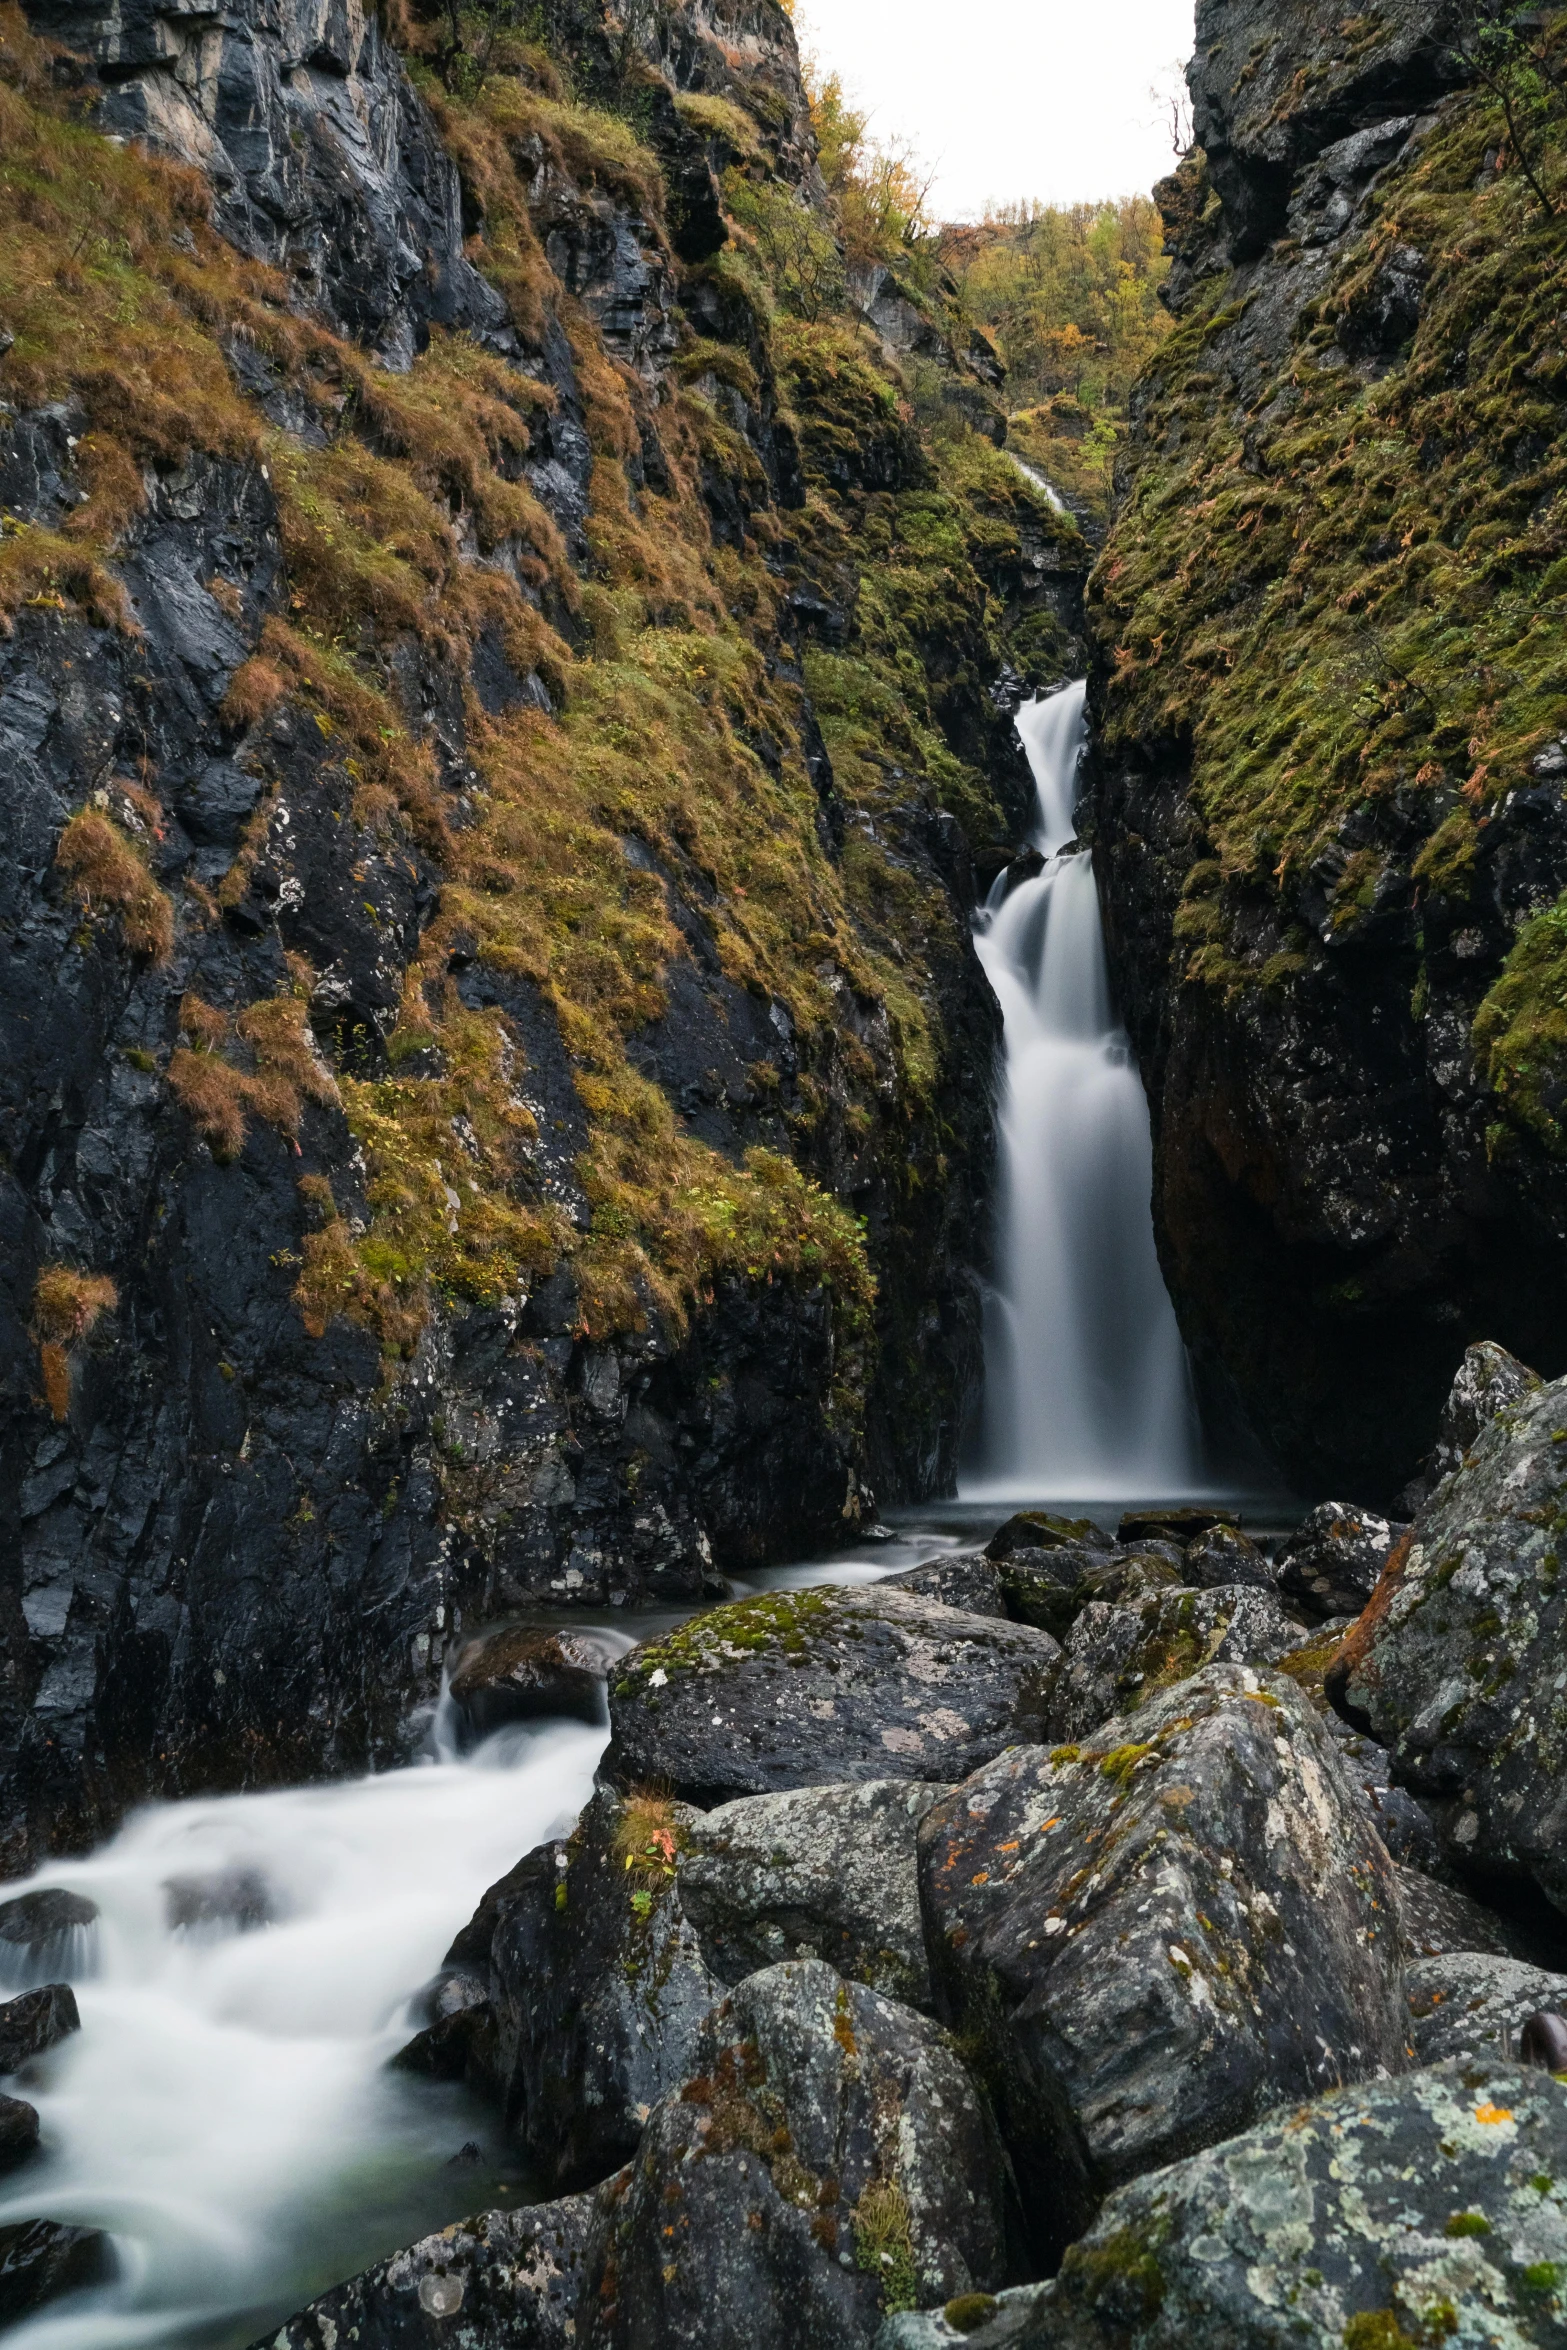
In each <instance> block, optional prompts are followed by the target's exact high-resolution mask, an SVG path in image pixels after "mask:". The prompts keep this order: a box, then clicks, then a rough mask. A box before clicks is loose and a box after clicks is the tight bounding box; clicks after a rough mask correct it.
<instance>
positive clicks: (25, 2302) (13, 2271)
mask: <svg viewBox="0 0 1567 2350" xmlns="http://www.w3.org/2000/svg"><path fill="white" fill-rule="evenodd" d="M114 2273H115V2262H114V2251H113V2247H112V2246H111V2244H110V2242H109V2239H108V2237H107V2236H105V2235H103V2234H102V2233H100V2231H99V2230H98V2229H97V2228H73V2227H64V2226H62V2225H61V2224H60V2222H59V2221H57V2220H52V2219H30V2220H23V2221H21V2222H20V2223H19V2224H18V2225H17V2226H15V2227H9V2228H0V2325H6V2326H10V2325H19V2324H20V2323H21V2321H22V2319H23V2318H24V2317H31V2316H32V2314H33V2312H34V2310H37V2309H41V2308H42V2307H43V2306H44V2304H45V2303H46V2302H48V2301H58V2300H59V2299H61V2298H62V2296H63V2295H65V2294H67V2293H79V2292H81V2291H82V2290H83V2289H84V2288H85V2287H86V2286H88V2285H102V2284H107V2283H108V2281H109V2280H110V2278H111V2277H112V2276H113V2275H114Z"/></svg>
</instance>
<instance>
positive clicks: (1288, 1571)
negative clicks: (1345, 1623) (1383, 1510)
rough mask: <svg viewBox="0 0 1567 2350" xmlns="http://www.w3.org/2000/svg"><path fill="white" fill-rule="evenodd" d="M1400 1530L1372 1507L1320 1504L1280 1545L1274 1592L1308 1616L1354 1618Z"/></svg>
mask: <svg viewBox="0 0 1567 2350" xmlns="http://www.w3.org/2000/svg"><path fill="white" fill-rule="evenodd" d="M1400 1532H1402V1528H1395V1527H1394V1526H1392V1525H1391V1524H1390V1523H1389V1521H1388V1520H1387V1519H1386V1518H1379V1517H1378V1516H1377V1514H1376V1512H1375V1511H1374V1510H1361V1509H1355V1508H1354V1507H1353V1506H1352V1505H1351V1504H1350V1503H1349V1502H1347V1501H1324V1502H1321V1503H1319V1505H1318V1506H1317V1508H1316V1509H1314V1510H1313V1511H1312V1512H1311V1513H1310V1515H1309V1516H1308V1517H1307V1518H1306V1519H1304V1520H1303V1522H1302V1523H1301V1524H1300V1525H1299V1526H1297V1527H1296V1529H1295V1531H1294V1533H1293V1534H1291V1535H1289V1536H1288V1537H1287V1538H1286V1540H1285V1541H1283V1542H1281V1543H1280V1545H1279V1548H1278V1554H1277V1556H1276V1557H1275V1559H1274V1562H1273V1564H1274V1568H1275V1571H1276V1574H1277V1578H1278V1587H1279V1590H1280V1592H1281V1593H1282V1595H1283V1596H1284V1597H1285V1598H1286V1599H1292V1600H1294V1601H1295V1602H1296V1604H1297V1605H1298V1606H1300V1607H1303V1608H1305V1609H1306V1611H1307V1613H1308V1614H1310V1615H1313V1616H1358V1615H1359V1613H1360V1611H1361V1609H1362V1608H1363V1607H1364V1606H1365V1604H1366V1601H1367V1600H1368V1599H1369V1598H1370V1597H1371V1594H1372V1592H1373V1591H1374V1590H1375V1589H1376V1586H1377V1577H1378V1576H1379V1575H1380V1574H1381V1572H1382V1569H1383V1568H1384V1567H1385V1566H1386V1564H1387V1561H1388V1554H1389V1552H1390V1551H1391V1550H1392V1548H1393V1544H1394V1542H1395V1541H1396V1539H1397V1536H1398V1534H1399V1533H1400Z"/></svg>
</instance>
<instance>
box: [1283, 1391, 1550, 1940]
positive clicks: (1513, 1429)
mask: <svg viewBox="0 0 1567 2350" xmlns="http://www.w3.org/2000/svg"><path fill="white" fill-rule="evenodd" d="M1564 1456H1567V1382H1562V1381H1558V1382H1557V1383H1556V1384H1555V1385H1553V1386H1547V1387H1541V1388H1538V1389H1537V1390H1535V1391H1534V1392H1532V1393H1528V1394H1525V1395H1524V1397H1523V1398H1522V1399H1521V1400H1520V1401H1519V1402H1517V1403H1516V1404H1514V1405H1513V1406H1512V1407H1511V1408H1509V1409H1505V1410H1503V1411H1502V1412H1501V1413H1500V1414H1499V1415H1498V1416H1497V1417H1496V1418H1495V1419H1493V1420H1492V1422H1491V1423H1490V1425H1489V1427H1487V1428H1485V1429H1484V1430H1483V1432H1482V1433H1481V1435H1480V1437H1479V1439H1478V1441H1477V1442H1476V1444H1475V1445H1474V1447H1473V1450H1472V1452H1471V1454H1470V1456H1469V1457H1468V1460H1467V1461H1466V1463H1465V1465H1464V1466H1462V1467H1461V1468H1459V1469H1458V1470H1457V1471H1456V1472H1455V1473H1454V1474H1452V1475H1451V1476H1449V1477H1446V1478H1444V1480H1443V1482H1442V1483H1441V1485H1439V1486H1438V1488H1437V1490H1436V1492H1435V1494H1434V1495H1433V1496H1432V1498H1431V1500H1430V1501H1429V1502H1428V1503H1427V1505H1426V1507H1425V1508H1424V1510H1422V1512H1421V1513H1420V1516H1419V1517H1418V1519H1417V1520H1416V1522H1415V1525H1414V1527H1413V1529H1412V1531H1411V1532H1410V1534H1409V1535H1408V1536H1407V1537H1406V1538H1405V1540H1404V1541H1403V1542H1402V1543H1401V1544H1400V1545H1399V1547H1398V1549H1397V1550H1395V1552H1394V1553H1393V1556H1392V1557H1391V1559H1390V1560H1389V1562H1388V1565H1387V1568H1386V1571H1385V1572H1384V1574H1383V1577H1382V1580H1381V1582H1380V1583H1379V1584H1378V1586H1377V1590H1376V1594H1375V1596H1374V1598H1373V1600H1372V1602H1371V1604H1370V1606H1369V1607H1368V1608H1367V1609H1366V1611H1365V1613H1364V1615H1363V1616H1362V1617H1361V1619H1360V1622H1359V1623H1358V1624H1357V1625H1356V1626H1355V1628H1354V1630H1353V1631H1352V1632H1351V1634H1350V1636H1349V1639H1348V1641H1347V1642H1346V1644H1345V1647H1344V1649H1343V1651H1342V1653H1341V1655H1340V1657H1339V1659H1338V1661H1337V1662H1336V1663H1335V1665H1334V1666H1333V1667H1332V1668H1331V1670H1330V1672H1329V1674H1328V1676H1327V1689H1328V1694H1329V1696H1330V1698H1331V1699H1332V1702H1333V1704H1334V1705H1335V1706H1336V1707H1337V1709H1338V1711H1339V1712H1340V1713H1341V1714H1343V1715H1344V1716H1345V1717H1346V1718H1347V1719H1349V1720H1350V1721H1352V1722H1353V1723H1354V1724H1355V1725H1356V1726H1357V1727H1359V1728H1361V1729H1364V1730H1369V1732H1370V1733H1371V1735H1372V1736H1373V1737H1374V1738H1376V1739H1377V1740H1378V1741H1379V1742H1380V1743H1381V1744H1382V1745H1383V1746H1385V1747H1386V1748H1387V1749H1388V1751H1389V1755H1390V1758H1391V1764H1392V1769H1393V1773H1394V1776H1395V1777H1396V1778H1397V1779H1399V1780H1400V1781H1401V1782H1402V1783H1403V1784H1404V1785H1405V1786H1407V1787H1409V1788H1411V1789H1412V1790H1413V1791H1414V1792H1415V1793H1416V1794H1418V1795H1420V1796H1422V1797H1425V1798H1427V1799H1429V1800H1430V1801H1431V1802H1432V1805H1433V1808H1434V1814H1435V1817H1436V1821H1437V1827H1438V1833H1439V1835H1440V1838H1441V1841H1442V1845H1443V1848H1444V1850H1445V1852H1446V1854H1447V1855H1448V1857H1449V1859H1450V1860H1451V1861H1452V1862H1454V1863H1455V1864H1456V1865H1458V1866H1459V1867H1461V1868H1464V1869H1466V1870H1468V1871H1470V1872H1471V1873H1474V1874H1476V1875H1478V1876H1481V1877H1483V1876H1484V1875H1485V1874H1487V1873H1491V1874H1497V1875H1513V1876H1526V1877H1529V1878H1532V1880H1533V1881H1534V1883H1535V1884H1536V1885H1538V1887H1539V1888H1540V1890H1541V1891H1542V1892H1543V1893H1544V1894H1545V1895H1546V1897H1547V1899H1548V1900H1550V1901H1552V1902H1554V1903H1555V1905H1556V1907H1557V1908H1558V1909H1567V1857H1564V1845H1563V1839H1562V1797H1561V1787H1562V1782H1563V1772H1564V1769H1567V1706H1564V1703H1563V1698H1562V1693H1561V1689H1560V1686H1559V1681H1560V1673H1561V1652H1562V1642H1563V1639H1564V1637H1567V1583H1564V1580H1563V1577H1562V1573H1561V1562H1560V1560H1559V1558H1558V1550H1559V1546H1560V1544H1561V1540H1562V1536H1561V1534H1560V1533H1559V1532H1558V1530H1557V1529H1558V1527H1559V1526H1562V1525H1564V1524H1567V1457H1564Z"/></svg>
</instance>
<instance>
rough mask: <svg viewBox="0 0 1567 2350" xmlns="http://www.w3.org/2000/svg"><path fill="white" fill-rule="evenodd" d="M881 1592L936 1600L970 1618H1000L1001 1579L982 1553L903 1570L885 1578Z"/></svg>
mask: <svg viewBox="0 0 1567 2350" xmlns="http://www.w3.org/2000/svg"><path fill="white" fill-rule="evenodd" d="M880 1588H881V1589H882V1590H883V1591H912V1592H914V1593H915V1594H916V1595H917V1596H918V1597H919V1598H921V1599H939V1600H940V1602H941V1604H942V1606H943V1607H958V1608H962V1609H963V1610H964V1611H965V1612H966V1613H967V1614H968V1615H971V1616H1004V1615H1005V1614H1006V1612H1007V1609H1006V1602H1005V1601H1004V1599H1003V1598H1002V1595H1001V1576H1000V1573H999V1571H998V1570H997V1568H996V1565H995V1562H994V1561H993V1560H991V1559H988V1558H986V1556H985V1554H984V1552H983V1551H982V1550H972V1551H961V1552H959V1554H958V1555H957V1557H956V1558H945V1559H932V1560H931V1562H930V1564H929V1565H928V1566H924V1567H905V1568H904V1570H903V1572H902V1573H901V1574H898V1575H888V1576H887V1577H886V1579H885V1581H884V1582H883V1583H882V1584H881V1586H880Z"/></svg>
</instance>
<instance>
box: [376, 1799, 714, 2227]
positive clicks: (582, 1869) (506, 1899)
mask: <svg viewBox="0 0 1567 2350" xmlns="http://www.w3.org/2000/svg"><path fill="white" fill-rule="evenodd" d="M688 1817H689V1815H688V1814H687V1813H686V1812H685V1811H684V1809H683V1807H682V1806H680V1805H676V1804H672V1803H669V1802H667V1801H665V1800H663V1799H662V1798H660V1797H656V1796H652V1797H633V1798H632V1799H631V1800H629V1801H626V1802H623V1801H622V1800H621V1799H620V1798H619V1797H618V1796H616V1795H615V1794H613V1793H612V1792H610V1791H609V1790H607V1789H606V1790H601V1791H600V1793H598V1794H597V1795H595V1796H594V1798H593V1800H592V1802H591V1803H589V1805H588V1806H587V1808H586V1810H585V1811H584V1812H583V1814H582V1817H581V1819H580V1820H579V1821H578V1823H577V1826H576V1828H575V1830H574V1831H573V1833H572V1834H571V1835H570V1836H569V1837H565V1838H562V1839H560V1840H558V1841H556V1842H554V1843H550V1844H545V1845H542V1846H540V1848H539V1849H538V1851H536V1852H532V1853H530V1854H529V1855H528V1856H527V1858H526V1859H525V1860H524V1861H522V1862H521V1863H520V1864H519V1865H518V1867H517V1868H515V1869H513V1870H512V1871H511V1874H510V1875H509V1876H508V1877H507V1878H505V1879H503V1880H502V1883H501V1886H500V1887H498V1888H496V1889H495V1892H496V1895H497V1898H496V1899H495V1900H493V1901H492V1900H491V1898H490V1896H489V1895H486V1897H485V1901H484V1902H483V1903H481V1904H480V1911H479V1918H478V1920H477V1921H476V1923H477V1924H478V1926H479V1935H480V1937H482V1935H483V1933H484V1931H485V1927H486V1925H487V1926H488V1948H487V1950H486V1952H485V1953H484V1956H483V1958H482V1959H481V1958H479V1957H477V1956H476V1955H472V1953H473V1944H474V1940H475V1939H476V1937H474V1936H472V1935H464V1936H459V1937H458V1944H460V1945H461V1946H462V1948H463V1950H464V1951H466V1952H468V1953H470V1955H468V1956H466V1957H464V1958H463V1959H462V1960H461V1961H460V1963H459V1965H458V1966H457V1967H455V1968H454V1969H453V1970H452V1971H453V1972H454V1973H456V1974H457V1976H458V1978H459V1980H462V1979H465V1978H468V1977H478V1978H479V1979H481V1980H482V1982H483V1984H484V1985H485V1987H486V1988H487V1993H488V1999H487V2009H486V2012H485V2013H484V2017H483V2022H482V2025H481V2024H477V2023H476V2024H474V2025H472V2026H471V2027H470V2031H469V2033H468V2035H467V2036H466V2037H467V2046H468V2049H469V2053H470V2062H469V2066H468V2072H469V2078H470V2079H471V2080H473V2081H474V2083H475V2085H476V2086H478V2087H480V2088H481V2089H485V2090H488V2091H489V2092H490V2094H492V2095H493V2096H495V2097H497V2098H498V2099H499V2101H500V2103H501V2105H502V2107H503V2110H504V2112H505V2116H506V2121H507V2127H508V2130H509V2132H510V2134H511V2136H512V2138H513V2140H514V2142H515V2143H516V2145H517V2146H518V2147H519V2148H520V2149H521V2151H522V2152H523V2153H524V2154H525V2155H526V2156H527V2157H528V2160H529V2162H530V2164H531V2165H532V2166H533V2168H534V2171H535V2174H536V2176H537V2177H538V2178H539V2179H540V2181H541V2182H542V2183H543V2184H545V2185H547V2186H549V2187H551V2188H554V2189H557V2190H566V2189H570V2188H575V2187H586V2186H590V2185H592V2184H593V2183H594V2182H595V2181H597V2180H599V2179H602V2178H604V2177H605V2176H606V2174H607V2173H608V2172H610V2171H612V2170H613V2169H615V2168H616V2166H617V2165H618V2164H620V2163H622V2162H624V2161H626V2160H627V2159H628V2158H629V2156H630V2155H631V2154H632V2153H633V2152H634V2151H635V2148H636V2144H637V2140H638V2138H639V2137H640V2135H641V2131H642V2125H643V2123H644V2122H645V2121H646V2119H647V2116H648V2113H649V2111H650V2110H651V2108H652V2107H653V2106H654V2105H655V2104H656V2103H657V2101H658V2099H659V2098H660V2097H662V2096H663V2095H664V2093H665V2091H666V2090H668V2089H670V2088H673V2087H675V2086H676V2085H677V2084H678V2083H679V2082H681V2081H683V2080H684V2079H685V2078H686V2076H687V2074H688V2073H689V2072H690V2070H691V2067H692V2052H693V2050H694V2048H695V2045H696V2033H697V2027H698V2025H699V2024H700V2022H701V2020H702V2018H703V2016H704V2015H705V2014H706V2013H707V2010H708V2008H709V2007H710V2006H711V2004H712V2002H713V2001H714V1999H716V1998H717V1997H718V1996H719V1995H720V1993H721V1991H722V1988H723V1986H722V1985H721V1984H720V1983H719V1982H718V1981H717V1980H716V1978H715V1977H714V1976H713V1975H712V1973H711V1972H710V1970H709V1968H708V1965H707V1962H706V1960H705V1958H704V1957H703V1954H702V1949H701V1945H700V1944H699V1942H698V1940H697V1937H696V1935H695V1933H694V1932H693V1930H692V1928H691V1926H690V1924H689V1922H688V1921H687V1919H686V1916H685V1913H684V1911H683V1910H682V1908H681V1904H680V1897H679V1894H678V1892H677V1890H676V1882H675V1874H676V1864H677V1859H678V1854H679V1848H680V1842H681V1839H682V1837H683V1835H684V1833H685V1824H686V1821H687V1819H688ZM457 1947H458V1945H454V1950H456V1949H457ZM469 2012H470V2011H469V2010H468V2009H467V2008H464V2009H463V2010H461V2011H460V2013H461V2015H462V2016H466V2015H467V2014H468V2013H469ZM434 2028H435V2030H436V2031H437V2032H438V2031H439V2030H440V2024H439V2022H438V2023H437V2025H436V2026H435V2027H434ZM417 2045H418V2044H417V2043H416V2044H415V2046H416V2047H417ZM412 2056H413V2051H405V2061H407V2060H408V2059H409V2058H411V2057H412ZM426 2069H432V2070H439V2069H441V2068H440V2067H439V2066H430V2067H427V2068H426Z"/></svg>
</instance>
